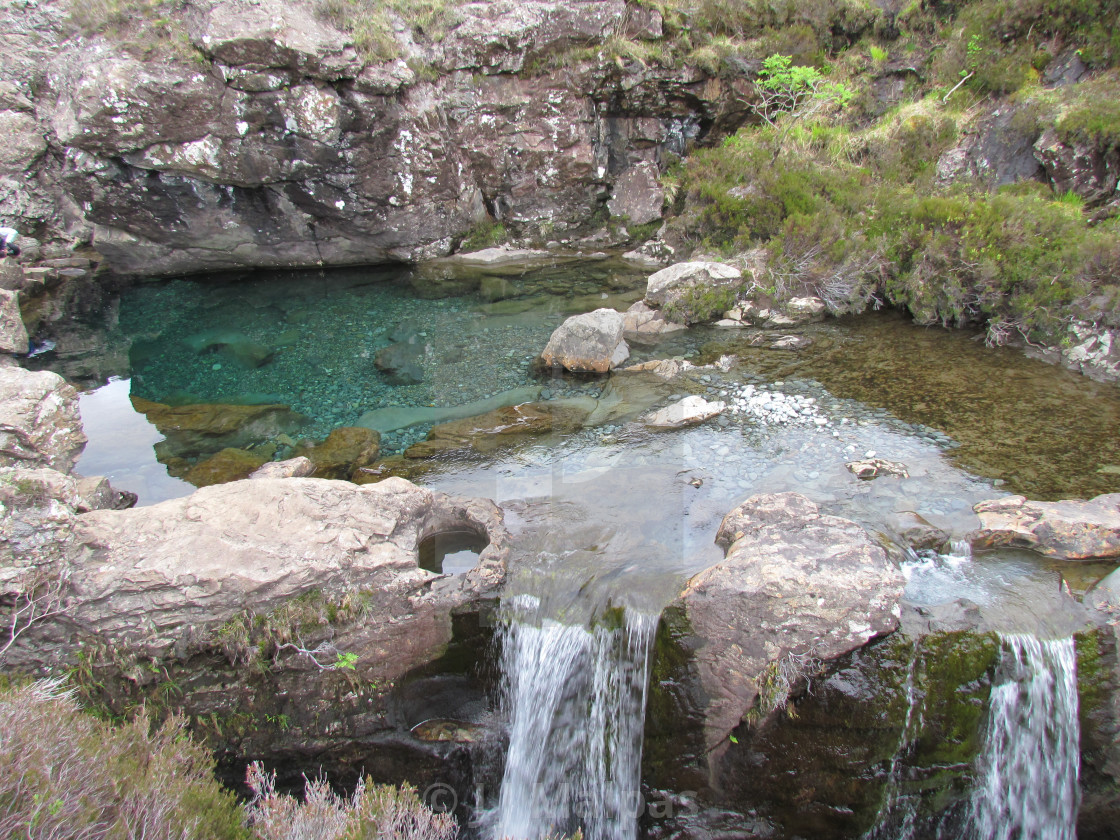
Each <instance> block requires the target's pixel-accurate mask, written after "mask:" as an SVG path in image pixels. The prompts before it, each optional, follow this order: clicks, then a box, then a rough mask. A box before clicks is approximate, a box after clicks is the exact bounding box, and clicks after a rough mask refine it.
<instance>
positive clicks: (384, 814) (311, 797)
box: [246, 763, 459, 840]
mask: <svg viewBox="0 0 1120 840" xmlns="http://www.w3.org/2000/svg"><path fill="white" fill-rule="evenodd" d="M246 781H247V782H248V784H249V787H250V788H251V789H252V791H253V801H252V802H251V803H249V805H248V806H247V811H248V815H249V823H250V825H251V826H252V829H253V835H254V836H255V837H257V838H260V840H454V838H455V836H456V834H457V833H458V830H459V829H458V825H457V824H456V822H455V819H454V817H452V816H451V815H450V814H436V813H434V812H433V811H431V810H429V809H428V808H427V807H426V806H425V805H424V803H423V802H421V801H420V798H419V797H418V796H417V795H416V791H415V790H413V789H412V788H410V787H407V786H406V787H404V788H401V789H400V790H399V791H398V790H396V789H394V788H391V787H386V786H381V785H373V784H371V783H370V782H369V781H368V780H363V781H360V782H358V786H357V787H356V788H355V789H354V792H353V794H351V795H350V796H348V797H343V796H339V795H338V794H336V793H335V792H334V791H332V790H331V788H330V785H328V784H327V783H326V782H325V781H324V780H322V779H318V780H314V781H311V780H309V781H308V782H307V786H306V796H305V799H304V801H303V802H300V801H299V800H297V799H295V798H294V797H291V796H287V795H285V794H281V793H277V792H276V776H275V774H272V773H267V772H265V770H264V768H263V767H261V765H260V763H254V764H252V765H250V767H249V771H248V774H247V777H246Z"/></svg>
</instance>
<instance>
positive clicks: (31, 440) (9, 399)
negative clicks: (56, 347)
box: [0, 365, 86, 472]
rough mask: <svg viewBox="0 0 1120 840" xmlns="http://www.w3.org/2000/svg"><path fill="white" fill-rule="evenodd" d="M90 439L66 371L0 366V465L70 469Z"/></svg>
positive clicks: (76, 395)
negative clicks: (65, 375) (31, 369)
mask: <svg viewBox="0 0 1120 840" xmlns="http://www.w3.org/2000/svg"><path fill="white" fill-rule="evenodd" d="M85 443H86V437H85V435H84V434H83V433H82V424H81V419H80V417H79V415H78V393H77V391H75V390H74V389H73V388H72V387H70V386H69V385H67V384H66V381H65V380H64V379H63V378H62V377H61V376H59V375H58V374H57V373H51V372H50V371H38V372H32V371H27V370H24V369H23V368H20V367H16V366H14V365H7V366H0V466H24V467H33V466H46V467H51V468H52V469H56V470H59V471H61V472H69V471H70V470H71V469H72V468H73V466H74V463H75V462H76V461H77V459H78V455H79V454H80V453H81V451H82V447H83V446H85Z"/></svg>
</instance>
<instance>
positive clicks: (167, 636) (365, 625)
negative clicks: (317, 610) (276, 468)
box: [33, 478, 508, 673]
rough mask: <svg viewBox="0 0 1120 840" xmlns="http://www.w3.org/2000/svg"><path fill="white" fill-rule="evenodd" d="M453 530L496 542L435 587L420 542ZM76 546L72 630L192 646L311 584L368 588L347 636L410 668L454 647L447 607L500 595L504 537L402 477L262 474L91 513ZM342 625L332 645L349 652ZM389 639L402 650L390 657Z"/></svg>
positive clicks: (458, 504)
mask: <svg viewBox="0 0 1120 840" xmlns="http://www.w3.org/2000/svg"><path fill="white" fill-rule="evenodd" d="M446 530H459V531H461V530H474V531H476V532H478V533H479V534H480V535H485V536H486V537H487V538H488V539H489V546H488V548H487V549H486V550H485V551H484V552H483V553H482V556H481V558H480V563H479V565H478V566H477V567H476V568H475V569H474V570H472V571H471V572H468V573H466V574H465V575H464V576H462V578H461V579H458V580H445V581H443V583H439V582H437V581H436V577H437V576H435V575H433V574H432V573H430V572H426V571H424V570H423V569H421V568H419V566H418V565H417V547H418V546H419V544H420V542H421V540H423V539H424V538H425V537H427V536H430V535H432V534H434V533H439V532H442V531H446ZM69 551H70V556H71V558H72V562H73V565H74V571H73V573H72V576H71V585H72V590H73V591H72V608H71V614H70V623H71V625H72V626H73V627H74V628H75V630H74V632H75V633H76V634H77V635H92V636H95V637H97V638H98V639H100V640H102V641H104V642H112V643H113V644H115V645H122V646H128V647H129V648H130V649H132V650H134V651H143V652H145V653H146V654H148V655H168V654H170V653H172V652H173V651H175V650H176V649H179V650H180V651H183V650H184V645H186V646H188V647H189V644H188V642H189V641H190V640H193V641H194V642H197V643H199V644H203V643H204V640H206V639H207V638H212V637H213V634H214V632H215V631H216V630H217V628H219V627H220V626H222V625H223V624H225V623H226V622H228V621H230V620H231V619H234V618H235V617H237V616H238V615H239V614H241V613H242V612H243V611H244V610H245V608H246V607H247V606H249V607H250V608H251V610H252V611H253V612H254V613H257V614H260V615H264V614H267V613H269V612H270V611H273V610H276V609H277V608H279V607H281V606H282V605H284V604H285V603H286V602H289V601H290V600H291V599H293V598H297V597H299V596H301V595H306V594H307V593H309V592H311V591H312V590H314V591H316V592H317V593H319V594H321V595H323V596H327V597H330V596H333V597H342V596H343V595H345V594H346V593H354V592H358V591H365V592H370V593H376V597H375V599H374V601H373V603H372V604H371V606H370V612H369V613H367V615H366V617H365V620H364V621H363V622H362V626H361V627H357V628H351V629H350V630H348V631H346V632H352V633H354V634H355V636H356V637H360V638H362V639H364V640H365V642H366V644H363V645H361V646H355V647H354V651H355V652H356V653H357V654H358V657H359V661H360V662H362V663H366V664H369V665H376V667H377V668H378V669H379V670H381V671H384V672H387V673H403V671H404V670H406V669H407V668H409V667H413V666H415V665H416V664H417V662H418V661H423V657H424V656H432V655H434V652H438V650H439V648H440V646H441V645H443V644H446V643H447V641H448V640H449V639H450V632H451V623H450V614H449V611H450V610H451V609H452V608H453V607H461V606H463V605H464V604H466V603H468V602H469V601H471V600H472V599H477V598H482V597H490V596H493V595H494V594H495V591H496V590H495V588H496V587H497V586H498V585H499V584H500V583H501V582H502V580H503V576H504V572H505V557H506V553H507V552H508V537H507V535H506V531H505V528H504V526H503V524H502V516H501V512H500V511H499V510H498V509H497V507H495V506H494V505H493V504H492V503H490V502H486V501H481V500H474V499H458V498H454V497H450V496H446V495H444V494H442V493H437V492H434V491H432V490H427V489H423V488H420V487H417V486H415V485H413V484H411V483H409V482H407V481H405V480H403V479H397V478H391V479H386V480H385V481H382V482H380V483H378V484H369V485H365V486H362V487H358V486H355V485H351V484H349V483H345V482H338V481H327V480H324V479H313V478H286V479H254V480H252V481H241V482H234V483H232V484H222V485H217V486H214V487H207V488H203V489H201V490H199V491H197V492H195V493H193V494H192V495H190V496H187V497H184V498H181V499H174V500H172V501H168V502H163V503H161V504H158V505H152V506H150V507H144V508H137V509H134V510H127V511H94V512H91V513H88V514H85V515H83V516H81V517H80V518H79V520H78V522H77V523H76V524H75V527H74V536H73V539H72V545H71V547H70V549H69ZM341 632H342V631H341V630H340V631H338V633H336V635H335V646H337V647H339V648H340V649H349V645H347V644H346V643H345V642H344V641H343V638H342V636H341V635H340V633H341ZM390 640H394V641H393V644H395V645H400V647H399V648H398V649H394V652H393V656H392V657H388V656H386V651H385V647H384V646H385V645H388V644H389V642H390ZM379 646H381V647H380V649H379ZM33 653H34V654H35V655H41V654H42V649H37V650H35V651H34V652H33Z"/></svg>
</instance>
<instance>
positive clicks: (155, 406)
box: [129, 396, 307, 463]
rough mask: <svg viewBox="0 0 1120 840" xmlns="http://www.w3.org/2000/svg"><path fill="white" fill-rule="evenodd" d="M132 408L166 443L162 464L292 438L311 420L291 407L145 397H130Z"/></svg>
mask: <svg viewBox="0 0 1120 840" xmlns="http://www.w3.org/2000/svg"><path fill="white" fill-rule="evenodd" d="M129 399H130V400H131V401H132V406H133V408H135V409H136V410H137V411H138V412H139V413H141V414H143V415H144V416H145V417H147V418H148V420H149V422H151V423H152V425H153V426H155V427H156V428H157V429H159V431H160V434H162V435H163V436H164V438H165V440H163V441H161V442H160V443H159V444H157V447H156V452H157V455H158V456H159V458H160V460H161V461H164V462H165V463H166V461H167V460H168V459H171V458H196V457H198V456H200V455H211V454H214V453H216V452H220V451H221V450H223V449H227V448H235V449H241V448H244V447H245V446H248V445H250V444H255V443H260V442H262V441H266V440H273V439H275V438H277V437H279V436H280V435H283V434H291V433H292V432H295V431H296V430H298V429H299V428H300V427H301V426H303V425H304V424H305V423H306V422H307V420H306V418H305V417H303V416H302V415H300V414H297V413H296V412H294V411H292V409H291V408H290V407H289V406H286V405H280V404H278V403H271V404H267V405H227V404H224V403H199V404H195V405H176V406H171V405H165V404H163V403H157V402H152V401H151V400H146V399H144V398H143V397H138V396H132V397H129Z"/></svg>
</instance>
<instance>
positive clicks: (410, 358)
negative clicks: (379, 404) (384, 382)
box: [374, 337, 425, 385]
mask: <svg viewBox="0 0 1120 840" xmlns="http://www.w3.org/2000/svg"><path fill="white" fill-rule="evenodd" d="M424 353H425V347H424V344H423V343H421V342H420V341H419V339H418V338H415V337H414V338H413V339H412V340H410V341H398V342H396V343H395V344H390V345H389V346H388V347H383V348H382V349H380V350H378V351H377V355H376V356H375V357H374V364H375V365H377V368H378V370H381V371H384V372H385V373H386V374H388V375H389V380H390V381H391V382H394V383H396V384H398V385H415V384H417V383H419V382H423V381H424V366H423V364H422V362H423V360H424Z"/></svg>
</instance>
